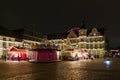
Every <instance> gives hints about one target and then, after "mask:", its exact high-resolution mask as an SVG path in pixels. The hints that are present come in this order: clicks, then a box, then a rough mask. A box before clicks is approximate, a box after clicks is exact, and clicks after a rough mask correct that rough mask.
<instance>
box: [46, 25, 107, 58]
mask: <svg viewBox="0 0 120 80" xmlns="http://www.w3.org/2000/svg"><path fill="white" fill-rule="evenodd" d="M48 40H49V42H50V45H56V46H57V48H58V49H60V50H61V54H62V57H64V56H67V57H68V56H72V57H75V56H76V54H77V55H79V56H83V55H84V54H85V53H87V54H91V55H94V56H95V57H103V56H104V54H105V50H106V47H105V43H106V41H105V40H106V39H105V35H104V29H102V28H101V29H97V28H93V29H86V28H84V27H81V28H80V29H78V28H74V29H71V30H70V31H69V32H67V33H60V34H59V33H57V34H51V35H48ZM78 53H79V54H78Z"/></svg>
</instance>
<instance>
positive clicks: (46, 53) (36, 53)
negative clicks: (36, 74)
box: [28, 49, 59, 62]
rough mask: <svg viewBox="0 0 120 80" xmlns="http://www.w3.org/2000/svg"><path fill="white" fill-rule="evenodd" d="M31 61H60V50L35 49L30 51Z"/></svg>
mask: <svg viewBox="0 0 120 80" xmlns="http://www.w3.org/2000/svg"><path fill="white" fill-rule="evenodd" d="M28 56H29V61H37V62H42V61H57V60H59V50H57V49H34V50H32V51H29V55H28Z"/></svg>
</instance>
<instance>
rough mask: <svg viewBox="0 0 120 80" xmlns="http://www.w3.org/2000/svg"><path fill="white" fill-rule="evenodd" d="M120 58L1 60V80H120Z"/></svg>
mask: <svg viewBox="0 0 120 80" xmlns="http://www.w3.org/2000/svg"><path fill="white" fill-rule="evenodd" d="M119 73H120V59H119V58H112V59H111V63H110V62H106V63H105V61H104V59H96V60H93V61H91V60H82V61H62V62H54V63H29V62H25V61H23V62H22V61H20V62H11V61H7V62H3V61H0V80H120V79H119V77H120V76H119Z"/></svg>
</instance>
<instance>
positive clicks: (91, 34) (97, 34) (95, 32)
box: [88, 28, 101, 36]
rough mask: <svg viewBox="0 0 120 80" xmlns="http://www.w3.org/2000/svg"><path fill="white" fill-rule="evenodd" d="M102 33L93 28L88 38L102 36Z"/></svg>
mask: <svg viewBox="0 0 120 80" xmlns="http://www.w3.org/2000/svg"><path fill="white" fill-rule="evenodd" d="M100 35H101V33H100V32H99V31H98V30H97V28H93V29H92V31H91V33H89V35H88V36H100Z"/></svg>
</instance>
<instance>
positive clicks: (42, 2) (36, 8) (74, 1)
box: [0, 0, 120, 47]
mask: <svg viewBox="0 0 120 80" xmlns="http://www.w3.org/2000/svg"><path fill="white" fill-rule="evenodd" d="M119 3H120V1H119V0H63V1H62V0H59V1H58V0H56V1H55V0H54V1H52V0H2V1H0V25H2V26H4V27H6V28H8V29H16V28H21V27H30V28H32V26H33V25H34V26H35V30H36V31H39V32H40V33H52V32H64V31H67V30H69V29H70V28H72V27H80V26H81V25H82V20H83V19H85V24H86V27H88V28H92V27H104V26H105V27H106V28H107V35H108V39H109V41H110V46H112V47H117V46H120V45H119V43H120V40H119V39H120V37H119V35H120V28H119V27H120V20H119V19H120V9H119V8H120V5H119Z"/></svg>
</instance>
